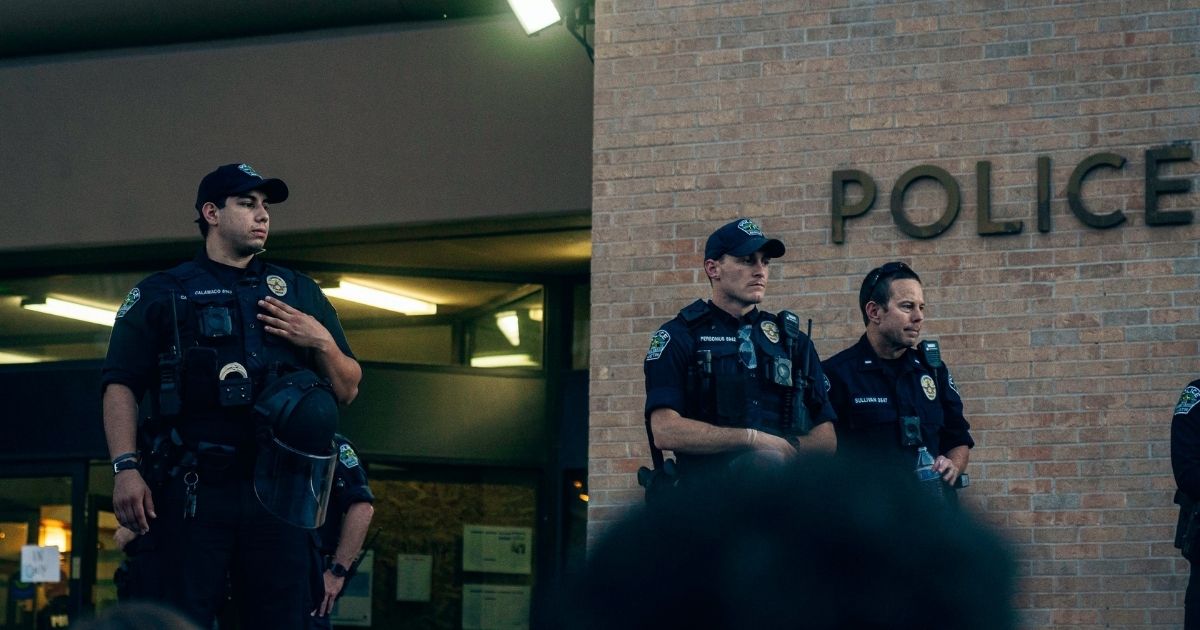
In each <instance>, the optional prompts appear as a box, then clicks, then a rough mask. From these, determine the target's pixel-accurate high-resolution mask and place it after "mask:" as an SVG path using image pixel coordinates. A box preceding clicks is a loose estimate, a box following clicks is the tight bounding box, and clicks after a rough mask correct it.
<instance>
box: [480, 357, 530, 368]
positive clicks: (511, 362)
mask: <svg viewBox="0 0 1200 630" xmlns="http://www.w3.org/2000/svg"><path fill="white" fill-rule="evenodd" d="M471 367H479V368H497V367H537V363H534V362H533V358H532V357H530V356H529V355H528V354H497V355H492V356H490V357H471Z"/></svg>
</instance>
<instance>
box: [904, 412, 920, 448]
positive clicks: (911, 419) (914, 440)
mask: <svg viewBox="0 0 1200 630" xmlns="http://www.w3.org/2000/svg"><path fill="white" fill-rule="evenodd" d="M924 442H925V441H924V440H923V439H922V438H921V418H920V416H900V444H901V445H902V446H921V445H922V444H924Z"/></svg>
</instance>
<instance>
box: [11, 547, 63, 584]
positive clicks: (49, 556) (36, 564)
mask: <svg viewBox="0 0 1200 630" xmlns="http://www.w3.org/2000/svg"><path fill="white" fill-rule="evenodd" d="M21 581H22V582H61V581H62V574H61V573H60V571H59V565H58V547H56V546H55V547H38V546H37V545H25V546H24V547H21Z"/></svg>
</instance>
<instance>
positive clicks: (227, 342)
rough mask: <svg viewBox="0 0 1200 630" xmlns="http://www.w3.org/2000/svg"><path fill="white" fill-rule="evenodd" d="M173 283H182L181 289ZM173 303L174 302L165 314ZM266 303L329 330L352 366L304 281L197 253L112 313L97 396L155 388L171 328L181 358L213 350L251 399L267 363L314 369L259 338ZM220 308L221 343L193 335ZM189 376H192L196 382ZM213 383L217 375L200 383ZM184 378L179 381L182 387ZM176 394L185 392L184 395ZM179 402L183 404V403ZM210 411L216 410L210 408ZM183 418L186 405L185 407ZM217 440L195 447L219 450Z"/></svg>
mask: <svg viewBox="0 0 1200 630" xmlns="http://www.w3.org/2000/svg"><path fill="white" fill-rule="evenodd" d="M180 277H184V278H186V281H181V280H180ZM172 296H175V297H174V301H175V308H174V312H172V305H171V303H172V300H173V298H172ZM267 296H272V297H275V298H278V299H279V300H281V301H283V302H285V303H287V304H289V305H291V306H293V307H295V308H297V309H299V310H301V311H303V312H305V313H307V314H309V315H311V316H313V317H314V318H316V319H317V321H319V322H320V323H321V325H323V326H325V328H326V329H327V330H329V332H330V334H331V335H332V336H333V339H334V342H335V343H336V344H337V346H338V348H339V349H341V351H342V352H343V353H345V354H346V355H347V356H349V357H351V358H353V356H354V355H353V354H352V353H351V351H350V345H349V343H347V341H346V335H345V333H344V332H343V331H342V326H341V323H340V322H339V321H338V318H337V312H336V311H335V310H334V308H333V305H331V304H330V303H329V300H328V299H326V297H325V295H324V294H323V293H321V290H320V288H319V287H318V286H317V284H316V283H315V282H314V281H313V280H312V279H311V278H309V277H307V276H304V275H302V274H299V273H295V272H293V271H290V270H287V269H283V268H282V267H277V266H274V265H268V264H265V263H264V262H263V261H261V260H259V259H258V258H257V257H256V258H254V259H252V260H251V261H250V264H249V265H248V266H247V267H246V268H245V269H242V268H238V267H230V266H228V265H223V264H220V263H217V262H214V261H212V260H210V259H209V258H208V256H207V254H206V253H205V251H204V250H203V249H201V250H200V252H199V253H198V254H197V255H196V258H195V259H194V260H192V261H189V262H186V263H183V264H182V265H179V266H178V267H176V268H174V269H172V270H170V271H164V272H159V273H156V274H154V275H151V276H149V277H147V278H146V279H144V280H142V281H141V282H139V283H138V285H137V286H136V287H134V289H133V290H132V291H130V292H129V295H128V296H126V298H125V302H124V303H123V304H122V305H121V308H120V309H119V310H118V311H117V317H116V320H115V322H114V326H113V330H112V336H111V337H110V339H109V345H108V356H107V358H106V359H105V361H104V367H103V370H102V372H101V391H103V388H104V387H107V386H108V385H109V384H110V383H120V384H122V385H125V386H127V387H129V388H130V389H131V390H132V391H133V394H134V397H135V398H136V399H139V400H140V399H141V397H142V395H143V393H144V392H146V391H151V392H155V393H156V391H157V388H158V387H159V379H160V374H159V355H160V354H161V353H165V352H167V351H168V350H169V349H170V348H171V347H172V346H173V345H174V338H175V331H176V321H178V327H179V332H180V341H181V344H182V345H183V346H184V347H182V348H180V349H179V350H180V354H181V355H183V354H186V352H187V350H188V349H189V348H190V347H194V346H206V347H208V346H211V347H214V348H217V353H218V354H217V356H218V358H217V362H218V363H217V367H218V369H219V368H220V367H222V366H225V365H227V364H229V363H231V362H237V363H238V364H240V366H242V367H243V368H244V369H245V370H246V371H247V376H249V377H250V378H251V379H252V380H253V382H254V387H255V391H260V388H261V387H262V386H263V384H264V383H263V380H264V377H265V375H266V373H267V369H268V366H269V364H270V363H272V362H280V361H282V362H285V363H288V364H290V365H294V367H297V368H309V369H312V368H314V367H315V358H314V356H313V353H312V351H311V350H306V349H302V348H298V347H296V346H294V345H293V344H291V343H290V342H289V341H287V340H286V339H283V338H282V337H279V336H277V335H272V334H270V333H268V332H266V331H265V330H264V328H263V324H262V322H260V321H259V320H258V319H257V317H256V316H257V314H258V313H260V312H263V310H262V308H261V307H259V306H258V301H259V300H260V299H263V298H265V297H267ZM208 306H223V307H225V308H226V309H227V310H228V312H229V314H230V323H231V330H230V335H229V337H228V338H226V339H218V340H208V339H205V338H203V335H202V333H201V332H200V327H201V324H200V321H199V320H200V318H201V315H200V313H201V310H202V309H203V308H204V307H208ZM195 376H196V375H192V377H195ZM203 376H204V378H207V379H212V380H214V381H215V379H216V378H218V377H219V376H220V375H219V374H214V375H203ZM189 378H191V377H189V376H188V375H187V374H185V375H184V380H185V381H187V380H188V379H189ZM181 389H183V390H185V394H186V389H187V388H186V387H182V388H181ZM185 398H186V396H185ZM214 404H215V403H214ZM184 405H185V413H186V412H188V406H189V403H188V401H187V400H185V403H184ZM248 412H249V408H248V407H246V408H245V409H241V410H224V411H222V412H221V413H223V414H225V415H229V414H234V415H236V414H237V413H247V414H248ZM222 437H238V436H216V437H213V436H210V437H207V438H204V437H203V436H201V439H208V440H210V441H217V442H221V441H222Z"/></svg>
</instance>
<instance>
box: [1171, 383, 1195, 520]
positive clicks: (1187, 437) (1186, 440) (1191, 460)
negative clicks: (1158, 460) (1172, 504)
mask: <svg viewBox="0 0 1200 630" xmlns="http://www.w3.org/2000/svg"><path fill="white" fill-rule="evenodd" d="M1171 470H1172V471H1173V472H1174V473H1175V484H1176V485H1177V486H1178V487H1179V489H1180V490H1182V491H1183V493H1184V494H1186V495H1188V497H1190V498H1191V499H1192V500H1193V501H1196V500H1200V379H1197V380H1194V381H1192V382H1191V383H1189V384H1188V386H1187V387H1185V388H1184V389H1183V392H1182V393H1181V394H1180V395H1179V402H1177V403H1175V415H1174V416H1173V417H1172V418H1171Z"/></svg>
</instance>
